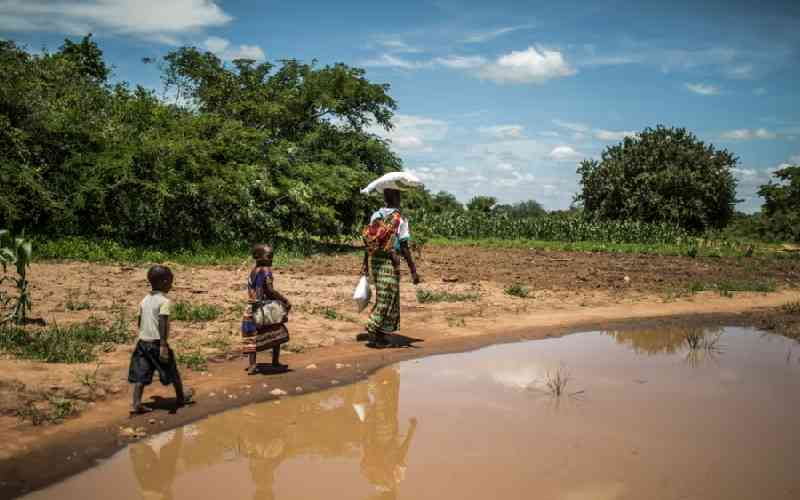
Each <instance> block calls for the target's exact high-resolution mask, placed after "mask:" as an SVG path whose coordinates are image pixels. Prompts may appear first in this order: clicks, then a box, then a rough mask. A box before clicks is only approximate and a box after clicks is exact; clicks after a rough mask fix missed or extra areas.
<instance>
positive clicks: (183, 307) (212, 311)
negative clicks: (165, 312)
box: [172, 302, 224, 323]
mask: <svg viewBox="0 0 800 500" xmlns="http://www.w3.org/2000/svg"><path fill="white" fill-rule="evenodd" d="M223 312H224V310H223V309H222V308H221V307H219V306H215V305H213V304H198V305H194V304H190V303H188V302H178V303H176V304H175V307H174V308H173V310H172V319H174V320H175V321H191V322H193V323H195V322H200V321H213V320H215V319H217V318H219V317H220V316H222V313H223Z"/></svg>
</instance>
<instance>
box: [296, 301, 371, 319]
mask: <svg viewBox="0 0 800 500" xmlns="http://www.w3.org/2000/svg"><path fill="white" fill-rule="evenodd" d="M292 310H293V311H296V312H307V313H309V314H314V315H317V316H322V317H323V318H325V319H329V320H331V321H347V322H348V323H358V322H359V320H358V319H357V318H354V317H352V316H349V315H347V314H344V313H340V312H339V311H337V310H336V309H334V308H333V307H328V306H313V307H309V306H304V305H302V304H301V305H298V306H295V307H294V308H293V309H292Z"/></svg>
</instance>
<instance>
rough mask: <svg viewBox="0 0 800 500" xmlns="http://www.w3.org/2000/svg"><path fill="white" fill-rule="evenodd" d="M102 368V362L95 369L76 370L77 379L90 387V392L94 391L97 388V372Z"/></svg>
mask: <svg viewBox="0 0 800 500" xmlns="http://www.w3.org/2000/svg"><path fill="white" fill-rule="evenodd" d="M99 370H100V363H97V365H96V366H95V367H94V370H86V371H78V372H75V381H76V382H78V383H79V384H81V385H82V386H84V387H86V388H87V389H89V392H90V393H94V391H95V390H96V389H97V385H98V384H97V372H98V371H99Z"/></svg>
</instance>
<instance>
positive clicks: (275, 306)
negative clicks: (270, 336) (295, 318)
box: [253, 300, 286, 326]
mask: <svg viewBox="0 0 800 500" xmlns="http://www.w3.org/2000/svg"><path fill="white" fill-rule="evenodd" d="M285 320H286V309H285V308H284V307H283V304H282V303H280V302H279V301H277V300H268V301H266V302H264V303H263V304H259V305H257V306H256V307H255V308H254V310H253V321H254V322H255V324H256V325H258V326H267V325H274V324H276V323H283V322H284V321H285Z"/></svg>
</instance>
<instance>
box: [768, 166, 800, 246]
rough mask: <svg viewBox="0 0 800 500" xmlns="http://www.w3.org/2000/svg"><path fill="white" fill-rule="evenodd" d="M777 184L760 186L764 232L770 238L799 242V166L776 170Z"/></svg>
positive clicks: (771, 183)
mask: <svg viewBox="0 0 800 500" xmlns="http://www.w3.org/2000/svg"><path fill="white" fill-rule="evenodd" d="M773 175H774V176H775V177H776V178H777V179H778V181H779V182H777V183H774V182H771V181H770V183H769V184H765V185H763V186H761V188H760V189H759V190H758V194H759V195H760V196H762V197H763V198H764V206H763V207H762V209H761V210H762V212H763V217H764V219H765V220H764V222H765V228H764V229H765V232H767V233H768V234H769V235H770V236H771V237H772V238H775V239H780V240H789V241H795V242H800V166H798V165H793V166H788V167H784V168H782V169H780V170H777V171H775V172H774V173H773Z"/></svg>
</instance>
